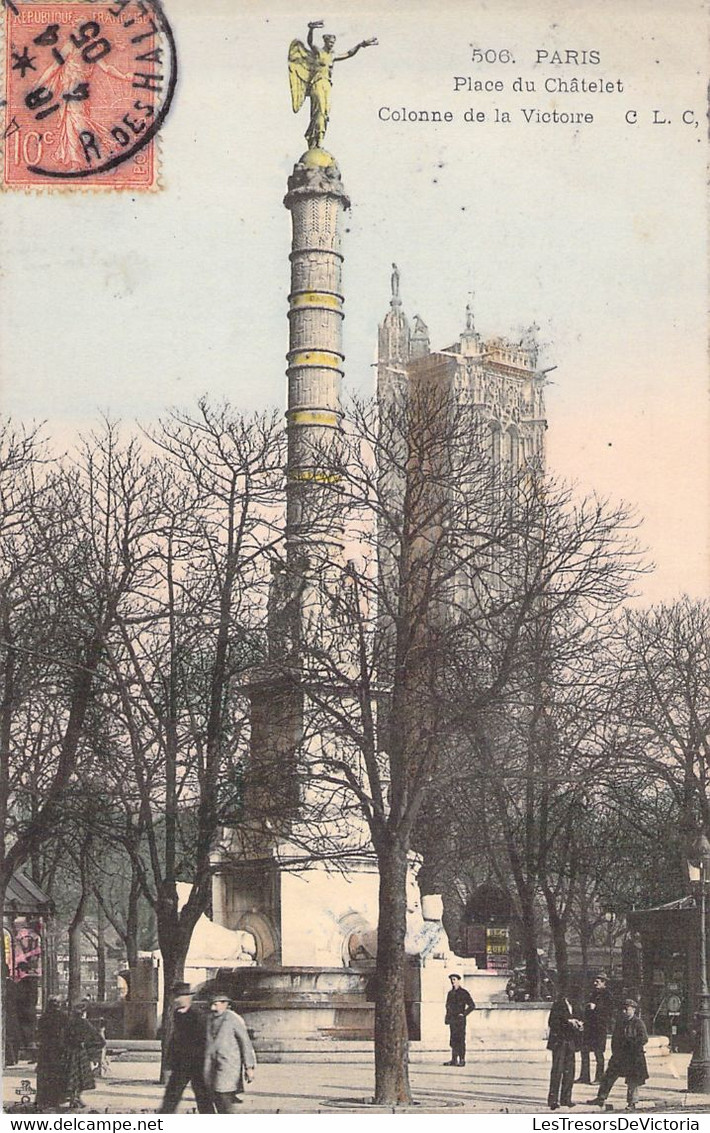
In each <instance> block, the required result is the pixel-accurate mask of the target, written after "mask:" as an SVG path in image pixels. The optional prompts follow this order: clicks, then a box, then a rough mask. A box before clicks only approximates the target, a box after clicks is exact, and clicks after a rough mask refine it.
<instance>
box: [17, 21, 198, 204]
mask: <svg viewBox="0 0 710 1133" xmlns="http://www.w3.org/2000/svg"><path fill="white" fill-rule="evenodd" d="M0 2H1V3H2V6H3V7H4V9H5V13H4V15H5V42H4V65H5V94H4V107H3V109H4V115H5V118H4V124H3V130H2V133H3V187H4V188H20V189H22V188H30V187H37V186H47V185H60V186H63V187H65V186H70V185H74V186H76V187H84V186H91V187H97V186H100V187H103V188H111V189H130V190H140V189H153V188H155V186H156V183H157V176H158V168H157V154H156V147H155V139H156V135H157V133H158V131H159V129H160V127H161V125H162V123H163V121H164V119H165V116H166V114H167V112H168V109H169V107H170V103H171V100H172V96H173V92H174V89H175V81H176V76H177V64H176V57H175V44H174V40H173V36H172V31H171V29H170V26H169V24H168V22H167V20H166V18H165V15H164V13H163V9H162V6H161V4H160V2H159V0H111V2H101V0H66V2H65V0H54V3H46V2H41V0H39V2H37V0H0Z"/></svg>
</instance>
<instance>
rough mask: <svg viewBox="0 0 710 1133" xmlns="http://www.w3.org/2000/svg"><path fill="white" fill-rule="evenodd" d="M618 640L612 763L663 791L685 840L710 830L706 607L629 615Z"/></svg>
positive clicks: (683, 605) (687, 604) (709, 612)
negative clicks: (649, 777) (654, 780)
mask: <svg viewBox="0 0 710 1133" xmlns="http://www.w3.org/2000/svg"><path fill="white" fill-rule="evenodd" d="M620 633H621V643H620V649H619V665H620V673H621V677H620V689H619V697H618V701H617V716H616V722H617V732H616V736H615V741H616V744H617V748H616V755H617V758H618V760H619V762H620V764H621V765H622V766H623V767H627V768H628V769H629V770H631V769H633V768H634V767H641V768H642V769H643V771H644V773H649V772H650V773H652V775H653V776H655V777H656V778H657V779H658V781H659V782H662V783H665V784H666V786H667V788H668V789H669V790H670V791H671V792H672V794H673V796H674V798H675V799H676V802H677V805H678V808H679V811H680V815H681V825H682V828H683V835H684V837H685V838H686V839H687V840H689V841H691V840H692V839H693V838H694V836H695V834H696V832H697V830H698V828H702V829H704V830H706V831H707V830H710V791H709V789H708V777H709V775H710V603H708V602H707V601H704V602H693V601H691V599H690V598H688V597H687V596H686V597H683V598H681V599H680V600H679V601H677V602H675V603H673V604H671V605H658V606H653V607H651V608H650V609H647V610H633V611H629V612H628V613H627V614H626V616H625V618H624V619H623V621H622V623H621V626H620Z"/></svg>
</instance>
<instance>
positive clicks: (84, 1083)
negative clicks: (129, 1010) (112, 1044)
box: [64, 1003, 104, 1109]
mask: <svg viewBox="0 0 710 1133" xmlns="http://www.w3.org/2000/svg"><path fill="white" fill-rule="evenodd" d="M64 1044H65V1050H64V1074H65V1089H66V1095H67V1098H68V1100H69V1108H70V1109H83V1108H84V1103H83V1102H82V1100H81V1094H82V1092H83V1091H84V1090H95V1089H96V1081H95V1080H94V1072H93V1070H92V1069H91V1063H92V1062H98V1061H99V1060H100V1058H101V1051H102V1049H103V1045H104V1044H103V1039H102V1038H101V1035H100V1034H99V1032H98V1031H97V1030H96V1029H95V1028H94V1027H92V1026H91V1023H89V1022H88V1021H87V1018H86V1004H84V1003H78V1004H76V1006H75V1007H74V1009H73V1010H72V1013H71V1015H70V1016H69V1019H68V1020H67V1027H66V1031H65V1034H64Z"/></svg>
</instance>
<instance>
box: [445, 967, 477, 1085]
mask: <svg viewBox="0 0 710 1133" xmlns="http://www.w3.org/2000/svg"><path fill="white" fill-rule="evenodd" d="M449 979H450V980H451V991H450V992H449V994H448V995H447V997H446V1016H445V1018H444V1022H445V1023H446V1025H447V1026H448V1028H449V1034H450V1040H449V1041H450V1044H451V1061H450V1062H445V1063H444V1066H465V1065H466V1019H467V1017H468V1016H469V1015H470V1014H471V1012H472V1011H473V1010H474V1009H475V1007H476V1004H475V1003H474V1002H473V1000H472V999H471V995H470V993H469V992H467V991H466V988H465V987H462V986H461V976H460V975H459V973H458V972H452V973H451V975H450V976H449Z"/></svg>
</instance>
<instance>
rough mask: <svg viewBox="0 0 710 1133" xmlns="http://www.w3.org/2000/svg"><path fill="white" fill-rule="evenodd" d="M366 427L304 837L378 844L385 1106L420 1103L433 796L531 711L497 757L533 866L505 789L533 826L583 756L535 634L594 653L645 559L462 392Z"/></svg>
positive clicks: (333, 457)
mask: <svg viewBox="0 0 710 1133" xmlns="http://www.w3.org/2000/svg"><path fill="white" fill-rule="evenodd" d="M350 420H351V424H350V436H349V442H350V443H349V444H348V445H347V448H346V450H345V451H343V449H342V447H338V448H336V446H333V447H332V448H331V450H330V451H329V452H325V451H324V452H322V453H321V454H320V456H321V460H322V464H323V469H322V472H321V475H320V477H319V480H320V481H321V482H324V481H327V482H329V483H331V484H335V485H336V489H335V490H333V491H332V492H331V495H332V496H333V497H334V503H333V505H332V506H337V507H338V508H339V509H341V510H343V509H344V510H345V511H346V512H347V517H348V519H347V523H346V526H345V538H346V540H348V541H349V542H350V543H351V544H352V545H353V547H357V548H358V550H357V557H356V558H355V557H354V558H353V560H352V561H350V562H349V563H348V565H347V567H346V568H345V570H344V571H342V572H341V574H340V577H339V579H338V580H337V581H335V580H334V576H333V571H332V563H331V569H330V571H328V569H326V565H325V564H324V565H323V567H322V570H321V572H320V574H319V572H318V547H317V546H312V547H311V548H310V563H309V568H307V569H308V570H309V571H310V582H309V585H312V584H313V581H314V580H318V579H319V580H320V582H319V584H320V587H321V594H320V596H319V598H318V599H317V602H316V605H318V606H319V607H320V609H322V610H325V611H327V614H328V616H327V617H320V618H316V617H314V618H312V619H311V621H312V623H313V624H312V625H311V626H310V628H309V629H308V630H307V631H306V632H305V633H304V635H303V638H302V640H301V642H300V657H301V665H300V675H301V689H302V691H303V693H304V694H305V697H306V702H307V710H306V713H305V725H304V738H303V743H302V745H301V755H300V764H299V767H300V775H301V781H302V799H303V803H304V806H303V809H302V816H303V817H302V820H301V823H300V824H299V823H296V824H295V825H294V827H293V828H292V830H291V832H290V836H291V839H292V840H297V839H298V838H299V837H300V838H301V840H302V844H303V845H304V846H308V845H310V846H311V847H313V846H314V845H316V846H321V847H323V848H326V847H327V849H328V851H329V852H331V853H333V852H335V849H336V846H337V844H338V841H340V845H341V848H342V852H345V848H346V847H347V846H348V845H349V846H350V847H351V848H353V847H355V848H357V847H361V846H362V845H363V844H364V843H365V842H366V841H367V840H369V841H370V843H371V846H372V849H373V850H374V853H375V855H376V859H377V864H378V868H379V875H380V902H379V922H378V944H377V998H376V1008H375V1079H376V1080H375V1100H376V1101H377V1102H379V1103H382V1104H398V1103H404V1102H407V1101H409V1100H410V1099H411V1092H410V1087H409V1079H408V1043H407V1029H406V1018H405V991H404V970H405V934H406V904H407V902H406V877H407V868H408V855H409V851H410V849H411V847H412V839H413V836H414V833H415V829H416V825H417V821H418V818H419V816H420V813H421V810H422V807H423V804H424V802H425V800H430V799H431V798H432V790H433V788H434V787H436V789H437V790H439V791H445V790H446V787H447V784H448V783H450V782H451V780H452V779H453V778H455V777H456V776H457V775H458V774H459V773H460V767H461V761H462V752H463V749H464V748H465V747H468V748H475V750H476V752H477V753H478V754H477V756H476V758H477V759H478V760H479V766H480V762H481V754H480V753H481V751H482V748H483V737H484V736H485V735H486V731H487V720H488V719H490V717H491V716H492V714H493V713H494V711H495V710H498V711H499V712H502V711H504V706H505V705H507V704H508V703H510V702H511V701H512V702H515V703H516V705H518V709H517V710H518V716H519V730H521V731H522V730H523V719H525V726H524V730H525V733H526V734H525V737H524V739H520V738H519V739H518V742H517V749H518V751H519V757H518V756H514V757H513V761H512V766H509V767H507V768H506V774H505V775H504V776H503V779H502V782H500V783H498V782H496V779H495V771H496V770H497V769H498V766H499V763H500V762H501V761H502V760H503V749H502V748H501V749H500V750H499V751H498V752H497V753H496V754H495V756H494V757H492V759H491V762H490V764H489V768H490V769H491V770H492V772H493V774H491V776H490V781H489V798H490V795H491V794H492V793H496V792H497V797H496V799H495V800H494V805H495V806H496V807H497V808H498V812H497V816H496V821H497V823H498V826H499V829H500V830H501V831H502V833H503V837H504V839H507V845H508V846H509V849H510V851H511V854H512V855H514V856H515V859H516V861H517V858H518V857H519V855H520V844H519V842H518V840H517V839H518V832H517V831H516V830H515V829H514V824H513V816H512V815H511V814H510V813H509V810H508V803H507V799H508V797H509V796H510V797H512V795H511V792H512V793H513V794H514V797H515V800H516V802H515V805H516V806H518V805H519V804H520V800H521V789H522V798H523V802H524V804H525V800H526V802H527V811H526V813H527V815H528V818H527V823H528V827H530V822H531V815H532V813H533V809H534V807H535V805H536V803H537V802H539V800H540V792H539V790H538V786H539V781H540V780H543V779H546V780H547V781H548V790H549V786H550V784H552V783H553V782H554V781H555V779H558V780H559V779H560V778H561V777H562V775H561V773H560V760H561V759H562V758H564V759H565V760H566V764H567V768H568V769H569V767H570V766H571V764H572V763H573V760H574V753H572V752H566V753H565V754H564V756H562V755H560V756H556V757H555V756H554V755H553V754H552V753H551V752H550V750H549V748H550V745H549V740H550V733H551V724H550V707H549V706H548V703H547V684H546V682H547V680H548V672H549V668H550V665H551V664H552V662H551V660H550V658H549V650H548V658H547V661H546V665H547V669H545V670H544V671H543V669H542V668H541V667H538V669H537V670H535V668H534V666H533V660H534V658H535V657H536V655H537V654H536V644H535V638H536V635H539V634H540V633H541V632H542V627H543V625H544V627H545V632H546V633H548V634H550V633H551V632H552V631H551V629H550V627H551V626H553V625H554V626H555V627H556V628H555V631H554V634H555V641H556V642H557V648H558V649H559V648H560V646H559V643H560V642H562V641H567V642H568V643H569V642H570V641H573V642H574V647H575V648H576V650H577V651H578V652H580V653H581V652H582V651H583V649H584V648H585V646H586V645H587V644H588V639H589V636H590V635H591V633H592V628H593V627H594V625H595V624H596V623H597V622H598V620H599V618H600V617H601V611H606V610H608V608H609V606H610V605H613V604H614V603H615V602H618V601H619V600H620V598H621V597H622V596H623V595H624V594H625V593H626V590H627V587H628V583H629V580H630V578H632V577H633V574H634V572H635V570H636V569H638V554H637V551H636V549H635V547H634V546H633V545H632V532H633V526H634V524H633V521H632V520H631V519H630V517H629V516H628V515H627V513H626V511H625V510H624V509H617V510H614V509H612V508H609V507H606V506H605V505H604V504H603V503H601V502H597V501H596V500H594V501H589V500H588V501H584V502H583V503H581V504H575V503H574V501H573V498H572V496H571V493H570V492H569V491H566V490H564V489H561V488H555V487H554V486H553V485H551V484H549V483H548V484H546V486H545V489H544V491H543V490H542V488H541V474H540V473H539V472H537V473H533V472H531V471H530V470H525V471H524V472H523V473H521V474H519V475H518V474H515V473H514V472H513V471H512V470H505V469H504V470H500V469H496V468H495V467H493V466H492V465H491V461H490V459H489V450H488V443H487V430H484V429H483V428H482V426H481V423H480V421H479V420H478V419H477V417H476V414H475V413H474V412H473V411H472V410H471V409H469V408H468V407H467V406H466V405H462V404H461V403H460V402H458V401H457V399H456V397H455V395H454V393H453V391H451V390H449V389H442V388H437V387H435V386H432V385H430V384H426V383H422V384H421V385H419V386H417V387H413V389H412V391H411V392H410V396H409V398H408V399H407V400H406V403H398V404H397V405H396V406H394V405H393V406H389V407H388V406H387V405H379V406H375V405H366V406H362V405H355V406H354V407H353V410H352V412H351V414H350ZM336 465H337V468H336V467H335V466H336ZM320 506H321V508H324V507H326V506H327V493H325V492H323V493H322V499H321V503H320ZM543 614H544V617H543ZM575 618H579V619H580V624H577V622H576V621H575ZM537 644H538V645H539V642H538V643H537ZM570 648H571V647H570ZM570 648H568V651H567V652H568V654H569V651H570ZM558 663H560V662H558ZM523 695H524V697H525V704H526V706H527V711H526V712H525V713H523V712H522V709H521V708H520V705H519V699H520V697H521V696H523ZM506 697H507V698H508V699H507V700H506ZM531 746H532V748H533V749H534V750H533V751H531V750H530V748H531ZM487 757H488V753H487ZM553 760H554V762H555V766H554V767H553V766H552V762H553ZM541 761H542V762H541ZM276 762H277V761H276V759H274V764H275V765H276ZM468 766H469V767H470V766H471V763H470V761H468ZM526 766H527V768H528V770H527V773H526V770H525V768H526ZM532 768H534V770H532ZM274 770H275V767H274ZM262 773H263V768H262ZM567 774H568V772H566V773H565V775H567ZM577 778H578V775H577V773H576V772H575V773H574V776H573V779H574V780H576V779H577ZM511 780H512V781H511ZM521 783H522V787H521ZM567 789H569V786H568V787H567ZM571 789H572V791H574V790H575V786H574V783H573V784H572V787H571ZM558 793H559V792H558ZM427 805H428V802H427ZM489 805H490V804H489ZM363 820H364V822H363ZM524 822H525V819H523V823H524ZM318 831H319V832H320V833H319V834H318V833H317V832H318ZM542 837H543V839H547V838H548V837H549V835H548V834H547V833H545V832H543V835H542ZM530 852H532V851H530ZM535 853H536V854H537V855H538V857H539V853H540V850H539V845H538V846H537V847H536V849H535ZM511 864H512V863H511ZM515 868H517V869H518V876H519V879H520V883H521V890H523V891H524V889H525V887H526V886H527V887H529V888H530V889H531V891H532V890H533V889H535V890H538V887H539V879H540V867H539V864H537V863H535V864H534V867H533V868H534V870H535V872H534V874H530V875H528V873H526V866H525V863H523V864H522V865H516V867H515Z"/></svg>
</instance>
